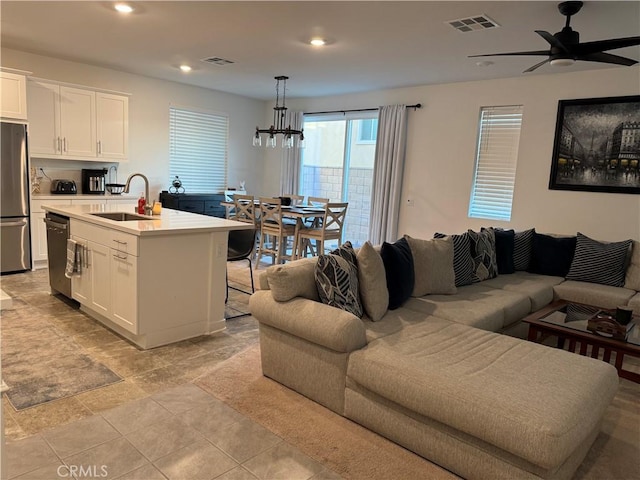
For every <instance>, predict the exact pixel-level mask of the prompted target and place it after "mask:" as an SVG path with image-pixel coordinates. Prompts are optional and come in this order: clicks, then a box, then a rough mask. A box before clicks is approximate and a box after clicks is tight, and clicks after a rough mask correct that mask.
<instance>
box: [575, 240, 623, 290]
mask: <svg viewBox="0 0 640 480" xmlns="http://www.w3.org/2000/svg"><path fill="white" fill-rule="evenodd" d="M630 247H631V240H625V241H623V242H611V243H603V242H598V241H597V240H593V239H592V238H589V237H587V236H586V235H583V234H582V233H580V232H578V235H577V241H576V252H575V255H574V256H573V261H572V262H571V268H570V269H569V273H567V280H578V281H582V282H592V283H600V284H602V285H611V286H612V287H622V286H624V280H625V268H626V260H627V253H628V252H629V248H630Z"/></svg>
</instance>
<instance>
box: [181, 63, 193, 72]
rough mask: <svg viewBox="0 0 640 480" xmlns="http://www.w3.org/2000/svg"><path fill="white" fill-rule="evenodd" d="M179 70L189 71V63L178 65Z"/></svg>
mask: <svg viewBox="0 0 640 480" xmlns="http://www.w3.org/2000/svg"><path fill="white" fill-rule="evenodd" d="M180 70H182V71H183V72H185V73H186V72H190V71H191V67H190V66H189V65H180Z"/></svg>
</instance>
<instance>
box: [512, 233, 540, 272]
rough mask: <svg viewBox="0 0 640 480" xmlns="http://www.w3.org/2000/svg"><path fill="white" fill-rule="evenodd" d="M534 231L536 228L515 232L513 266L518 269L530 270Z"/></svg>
mask: <svg viewBox="0 0 640 480" xmlns="http://www.w3.org/2000/svg"><path fill="white" fill-rule="evenodd" d="M534 233H536V229H535V228H530V229H529V230H523V231H522V232H515V235H514V237H513V267H514V268H515V269H516V271H526V270H529V265H530V264H531V252H532V248H533V235H534Z"/></svg>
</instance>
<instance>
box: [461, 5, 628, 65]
mask: <svg viewBox="0 0 640 480" xmlns="http://www.w3.org/2000/svg"><path fill="white" fill-rule="evenodd" d="M582 5H583V2H562V3H559V4H558V10H560V13H561V14H562V15H564V16H566V17H567V22H566V24H565V26H564V28H563V29H562V30H561V31H560V32H558V33H555V34H553V35H551V34H550V33H549V32H545V31H544V30H536V33H537V34H538V35H540V36H541V37H542V38H544V39H545V40H546V41H547V42H548V43H549V45H551V48H550V49H549V50H533V51H530V52H512V53H490V54H484V55H469V57H470V58H471V57H497V56H507V55H546V56H547V57H548V58H547V59H545V60H543V61H542V62H540V63H537V64H535V65H533V66H532V67H529V68H527V69H526V70H525V71H524V72H523V73H528V72H533V71H534V70H535V69H537V68H538V67H541V66H542V65H544V64H545V63H550V64H551V65H560V66H566V65H571V64H573V63H574V62H575V61H576V60H583V61H587V62H600V63H613V64H615V65H626V66H630V65H635V64H636V63H638V62H637V61H636V60H633V59H631V58H625V57H620V56H618V55H612V54H610V53H604V52H606V51H607V50H615V49H616V48H624V47H632V46H634V45H640V37H626V38H611V39H608V40H598V41H595V42H585V43H580V34H579V33H578V32H576V31H574V30H573V29H572V28H571V27H570V26H569V22H571V16H572V15H575V14H576V13H578V12H579V11H580V9H581V8H582Z"/></svg>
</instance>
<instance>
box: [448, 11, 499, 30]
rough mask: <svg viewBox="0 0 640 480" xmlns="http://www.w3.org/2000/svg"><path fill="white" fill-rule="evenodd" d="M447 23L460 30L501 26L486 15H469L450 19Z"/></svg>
mask: <svg viewBox="0 0 640 480" xmlns="http://www.w3.org/2000/svg"><path fill="white" fill-rule="evenodd" d="M446 23H448V24H449V25H451V26H452V27H453V28H455V29H456V30H458V31H459V32H473V31H476V30H487V29H489V28H497V27H499V26H500V25H498V24H497V23H496V22H494V21H493V20H491V19H490V18H489V17H488V16H486V15H475V16H473V17H468V18H460V19H458V20H450V21H448V22H446Z"/></svg>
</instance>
